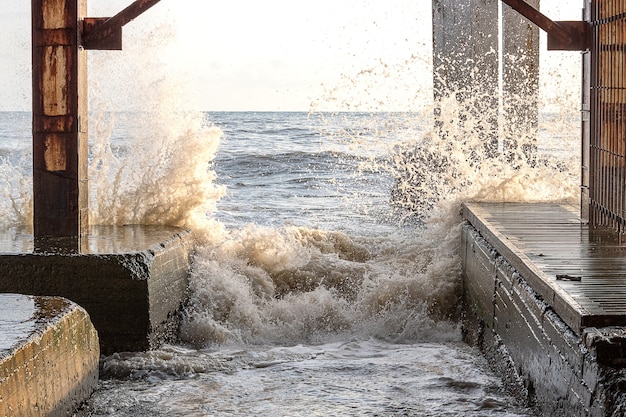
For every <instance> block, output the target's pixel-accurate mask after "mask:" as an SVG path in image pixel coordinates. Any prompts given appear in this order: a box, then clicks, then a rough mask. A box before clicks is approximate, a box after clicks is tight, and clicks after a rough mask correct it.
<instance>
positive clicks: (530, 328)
mask: <svg viewBox="0 0 626 417" xmlns="http://www.w3.org/2000/svg"><path fill="white" fill-rule="evenodd" d="M462 235H463V238H462V246H461V255H462V257H463V261H464V273H465V277H464V303H465V312H466V313H465V319H464V323H463V325H464V336H465V340H466V341H468V342H469V343H470V344H473V345H476V346H478V347H479V348H480V349H481V350H482V351H483V353H484V354H485V355H486V356H487V358H488V359H489V361H490V363H491V364H492V365H493V367H494V368H495V370H496V371H497V372H498V373H499V375H500V376H501V377H502V378H503V379H504V380H505V382H507V383H508V385H509V387H510V388H512V390H514V391H516V393H517V394H518V396H520V397H525V398H526V399H527V400H528V405H531V406H535V407H537V408H538V410H539V411H540V413H541V415H544V416H562V417H570V416H598V417H599V416H613V415H626V409H624V407H626V392H625V391H624V390H623V386H626V369H625V366H626V360H625V358H626V331H625V330H624V328H623V327H604V328H596V327H587V328H585V329H584V330H583V331H582V332H581V331H574V330H573V329H572V328H571V327H569V325H568V324H567V323H566V321H565V320H563V318H562V317H560V316H559V314H557V312H556V311H555V309H554V308H553V306H551V305H550V304H549V303H548V301H551V300H545V299H544V298H543V297H542V296H541V295H540V294H539V293H538V292H537V291H535V290H534V288H533V287H532V285H531V284H529V282H528V281H527V279H526V276H525V275H523V274H521V273H520V272H519V271H518V270H517V269H516V268H515V267H514V266H513V265H512V264H511V263H509V260H508V258H507V257H505V256H502V255H501V254H500V253H499V252H498V251H497V250H496V249H495V248H494V247H493V246H492V245H491V244H490V242H488V241H487V240H486V239H485V238H484V237H483V236H482V235H481V233H479V232H478V230H476V229H475V228H474V227H473V226H472V225H471V224H466V225H465V226H464V227H463V233H462ZM577 330H578V329H577Z"/></svg>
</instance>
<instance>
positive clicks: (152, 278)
mask: <svg viewBox="0 0 626 417" xmlns="http://www.w3.org/2000/svg"><path fill="white" fill-rule="evenodd" d="M192 250H193V243H192V236H191V233H190V232H189V231H187V230H183V229H179V228H174V227H161V226H119V227H114V226H99V227H92V228H91V229H90V233H89V235H88V236H87V237H86V238H85V240H84V243H83V245H82V250H81V251H80V252H79V253H71V252H66V253H64V252H63V251H54V250H53V249H52V250H44V251H42V250H40V249H38V250H35V249H34V244H33V238H32V234H29V233H28V231H25V230H22V229H10V230H7V231H5V233H4V237H2V236H0V292H12V293H21V294H28V295H47V296H61V297H65V298H68V299H70V300H72V301H73V302H75V303H77V304H79V305H80V306H82V307H83V308H84V309H85V310H87V312H88V313H89V315H90V317H91V320H92V322H93V324H94V326H95V327H96V329H97V331H98V335H99V337H100V345H101V350H102V352H103V353H104V354H110V353H112V352H119V351H138V350H147V349H152V348H155V347H158V346H159V345H161V344H162V343H164V342H167V341H172V340H175V339H176V335H177V330H178V324H179V312H180V310H181V307H182V306H183V304H184V302H185V299H186V296H187V286H188V275H189V268H190V257H191V253H192Z"/></svg>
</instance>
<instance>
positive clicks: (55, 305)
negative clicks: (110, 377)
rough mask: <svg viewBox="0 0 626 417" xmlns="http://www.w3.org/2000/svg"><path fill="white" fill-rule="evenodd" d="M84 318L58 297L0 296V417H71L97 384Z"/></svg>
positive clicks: (91, 335) (94, 338)
mask: <svg viewBox="0 0 626 417" xmlns="http://www.w3.org/2000/svg"><path fill="white" fill-rule="evenodd" d="M99 358H100V349H99V345H98V335H97V332H96V330H95V328H94V327H93V325H92V323H91V321H90V320H89V315H88V314H87V312H86V311H85V310H84V309H83V308H81V307H80V306H78V305H76V304H75V303H72V302H71V301H69V300H67V299H64V298H60V297H31V296H24V295H19V294H0V416H11V417H40V416H41V417H43V416H46V417H57V416H58V417H61V416H71V415H73V413H74V410H75V409H77V407H79V406H80V404H81V403H83V402H85V401H86V400H87V399H88V398H89V397H90V396H91V394H92V393H93V391H94V390H95V389H96V385H97V383H98V361H99Z"/></svg>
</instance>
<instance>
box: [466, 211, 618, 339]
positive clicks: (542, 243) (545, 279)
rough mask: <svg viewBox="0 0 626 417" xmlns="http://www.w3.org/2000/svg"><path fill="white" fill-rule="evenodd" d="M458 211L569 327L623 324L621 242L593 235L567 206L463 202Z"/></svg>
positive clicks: (578, 329)
mask: <svg viewBox="0 0 626 417" xmlns="http://www.w3.org/2000/svg"><path fill="white" fill-rule="evenodd" d="M463 215H464V217H465V218H466V219H467V220H468V221H469V222H470V223H471V224H472V225H473V226H474V227H475V228H476V229H478V230H479V232H480V233H481V234H482V235H483V237H485V239H487V241H489V243H490V244H492V245H493V246H494V247H495V248H496V250H497V251H498V252H499V253H500V254H501V255H502V256H504V257H505V258H506V259H507V261H508V262H509V263H511V264H512V265H513V266H514V267H515V268H516V269H517V270H518V272H519V273H520V274H521V275H522V276H523V277H524V279H525V280H526V281H527V282H528V283H529V284H530V285H531V286H532V288H533V289H534V290H535V291H537V293H538V294H540V295H541V296H542V297H543V298H544V300H546V302H547V303H548V304H549V305H550V306H551V307H552V308H553V309H554V310H555V312H556V313H557V314H559V316H561V318H562V319H563V320H564V321H565V322H566V323H567V324H568V326H570V327H571V328H572V329H573V330H575V331H576V332H580V331H581V330H582V328H584V327H587V326H608V325H616V326H620V325H626V243H621V242H620V241H619V240H618V239H616V238H614V237H611V236H606V235H605V236H603V239H598V240H594V238H593V236H592V235H593V233H591V232H590V231H589V228H588V227H587V225H586V224H584V223H582V222H581V221H580V219H579V217H578V212H577V210H575V209H574V208H572V207H568V206H562V205H546V204H514V203H509V204H465V205H464V208H463ZM590 236H591V238H590ZM520 242H521V243H520ZM539 253H540V254H541V256H539V255H537V254H539ZM557 274H567V275H571V276H580V277H581V280H580V281H567V280H557V279H556V275H557Z"/></svg>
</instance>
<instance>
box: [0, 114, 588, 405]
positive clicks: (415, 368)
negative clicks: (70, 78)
mask: <svg viewBox="0 0 626 417" xmlns="http://www.w3.org/2000/svg"><path fill="white" fill-rule="evenodd" d="M577 117H578V116H577V115H576V114H575V113H574V115H573V116H572V114H571V113H567V114H558V113H549V114H542V117H541V119H540V124H539V131H538V133H537V135H538V138H539V139H536V138H537V136H533V137H532V138H530V135H529V139H528V141H530V142H532V145H533V146H532V147H530V148H529V147H528V146H524V140H523V138H522V136H521V135H519V136H518V139H519V140H518V142H516V144H515V145H511V143H499V144H498V147H497V149H496V150H495V153H494V149H493V148H492V149H491V150H487V147H485V146H484V134H483V135H481V137H479V135H476V134H473V133H472V132H470V131H465V130H462V129H459V127H458V125H456V124H454V123H453V125H451V126H446V125H445V123H446V121H445V120H443V121H442V120H439V121H438V123H437V121H435V120H433V116H432V111H428V110H427V111H424V112H407V113H402V112H394V113H380V112H379V113H358V112H349V113H331V112H172V111H168V112H167V113H159V112H132V113H130V112H101V113H94V114H92V115H90V127H89V128H90V153H89V158H90V161H89V163H90V171H89V172H90V219H91V221H92V223H102V224H129V223H150V224H170V225H177V226H181V227H186V228H189V229H190V230H192V232H193V235H194V238H195V240H196V251H195V254H194V256H193V264H192V268H191V272H190V274H191V275H190V286H189V302H188V305H187V307H186V308H185V310H184V311H183V312H182V316H183V317H182V325H181V328H180V332H179V333H180V334H179V336H180V341H179V342H177V343H174V344H168V345H165V346H163V347H162V348H160V349H157V350H153V351H148V352H119V353H116V354H113V355H111V356H107V357H102V359H101V376H100V382H99V385H98V389H97V391H96V392H95V394H94V395H93V397H92V399H91V402H90V404H89V405H88V406H87V407H86V410H85V411H86V412H87V414H88V415H89V416H93V417H96V416H108V417H114V416H115V417H127V416H140V417H148V416H150V417H152V416H180V417H183V416H185V417H201V416H202V417H204V416H207V417H208V416H309V417H310V416H508V417H512V416H532V415H536V413H535V411H534V410H533V409H532V408H530V407H529V406H528V404H525V403H524V402H523V401H522V400H521V399H518V398H515V397H513V396H511V395H509V394H508V392H507V390H506V387H505V385H504V383H503V382H502V381H501V380H500V379H499V378H498V377H497V376H496V375H495V374H494V373H492V371H491V370H490V367H489V364H488V363H487V362H486V361H485V359H484V358H483V357H482V356H481V354H480V352H479V351H478V350H477V349H476V348H475V347H472V346H469V345H467V344H465V343H464V342H463V340H462V320H461V316H462V311H461V299H462V268H461V259H460V257H459V244H460V227H461V224H462V219H461V217H460V215H459V209H460V204H461V202H462V201H468V200H473V201H548V200H549V201H574V202H575V201H576V199H577V192H578V191H577V190H578V171H579V169H580V168H579V167H580V163H579V149H578V147H579V139H578V138H579V130H578V125H577V123H578V121H577ZM457 120H458V119H457ZM30 126H31V120H30V114H29V113H27V112H4V113H0V138H1V140H0V179H1V183H0V184H1V185H0V187H1V188H0V197H1V201H0V202H1V204H0V214H2V216H1V218H2V222H4V223H5V225H9V224H16V223H28V221H29V218H30V216H31V212H32V209H31V206H32V203H31V201H32V195H31V194H32V193H31V191H30V187H32V175H31V174H30V169H31V162H30V147H31V144H30V141H31V139H30ZM483 133H484V132H483ZM528 149H534V151H533V152H532V156H529V154H528ZM512 155H513V156H512ZM512 161H514V163H512Z"/></svg>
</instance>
